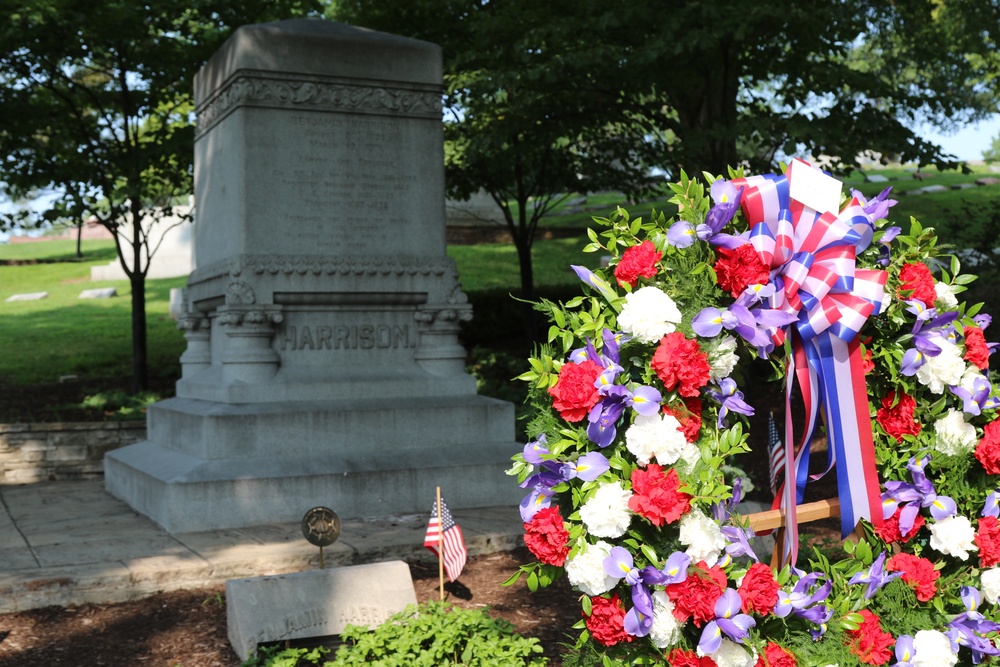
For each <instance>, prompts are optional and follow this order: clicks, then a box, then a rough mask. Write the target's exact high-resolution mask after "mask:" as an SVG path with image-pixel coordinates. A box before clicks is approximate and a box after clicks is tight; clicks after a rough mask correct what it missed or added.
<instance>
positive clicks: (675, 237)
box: [667, 220, 708, 248]
mask: <svg viewBox="0 0 1000 667" xmlns="http://www.w3.org/2000/svg"><path fill="white" fill-rule="evenodd" d="M702 227H704V228H705V229H706V230H707V229H708V226H707V225H704V224H702V225H698V228H702ZM696 237H697V231H696V228H695V226H694V225H692V224H691V223H690V222H688V221H687V220H678V221H677V222H675V223H674V224H672V225H670V229H668V230H667V243H669V244H670V245H672V246H674V247H675V248H689V247H691V246H692V245H694V240H695V238H696Z"/></svg>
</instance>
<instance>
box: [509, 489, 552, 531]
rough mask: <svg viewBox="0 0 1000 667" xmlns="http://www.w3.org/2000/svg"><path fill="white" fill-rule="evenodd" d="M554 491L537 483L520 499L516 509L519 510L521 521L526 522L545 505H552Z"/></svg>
mask: <svg viewBox="0 0 1000 667" xmlns="http://www.w3.org/2000/svg"><path fill="white" fill-rule="evenodd" d="M554 495H555V492H554V491H553V490H552V489H550V488H548V487H546V486H542V485H537V486H535V488H533V489H532V490H531V493H529V494H528V495H526V496H525V497H524V499H523V500H522V501H521V504H520V505H519V507H518V509H519V510H520V511H521V521H524V522H525V523H528V522H529V521H531V520H532V519H533V518H534V516H535V515H536V514H538V512H540V511H541V510H543V509H545V508H546V507H551V506H552V497H553V496H554Z"/></svg>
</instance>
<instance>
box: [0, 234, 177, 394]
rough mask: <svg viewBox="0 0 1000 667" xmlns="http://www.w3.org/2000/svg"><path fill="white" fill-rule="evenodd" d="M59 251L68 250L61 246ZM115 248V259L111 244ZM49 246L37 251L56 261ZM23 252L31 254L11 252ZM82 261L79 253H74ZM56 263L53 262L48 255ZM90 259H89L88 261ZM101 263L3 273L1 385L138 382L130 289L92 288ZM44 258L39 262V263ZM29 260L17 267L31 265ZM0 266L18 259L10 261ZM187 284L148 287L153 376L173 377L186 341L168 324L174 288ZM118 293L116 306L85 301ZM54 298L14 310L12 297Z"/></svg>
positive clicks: (121, 284) (3, 269)
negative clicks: (64, 379)
mask: <svg viewBox="0 0 1000 667" xmlns="http://www.w3.org/2000/svg"><path fill="white" fill-rule="evenodd" d="M53 243H62V242H59V241H56V242H53ZM95 243H104V244H107V245H108V248H109V249H110V252H111V253H112V257H113V256H114V255H113V253H114V248H113V245H111V244H112V242H110V241H103V242H95ZM46 245H47V244H31V247H32V248H39V250H41V251H42V252H44V253H46V254H49V253H56V256H58V252H60V251H59V250H58V248H44V246H46ZM10 247H14V248H17V249H18V250H20V248H23V247H26V246H4V248H3V249H4V250H8V249H9V248H10ZM71 252H72V253H73V254H75V252H76V250H75V245H74V246H73V249H72V251H71ZM49 256H52V255H51V254H49ZM88 256H89V255H88ZM93 256H95V257H102V258H103V259H102V260H93V261H82V262H76V261H74V262H60V263H53V264H33V265H22V266H0V381H2V382H7V383H11V384H35V383H42V382H56V381H57V380H58V379H59V377H60V376H62V375H79V376H81V377H102V378H103V377H131V349H132V348H131V335H132V334H131V326H132V325H131V305H130V303H131V290H130V288H129V283H128V281H124V280H118V281H100V282H91V281H90V267H91V266H94V265H97V264H105V263H107V261H109V259H108V258H107V256H106V252H97V251H95V252H94V254H93ZM36 257H37V255H36ZM29 258H30V257H28V256H27V255H22V256H20V257H18V259H29ZM0 259H11V257H10V256H9V255H7V254H6V253H4V254H3V255H2V256H0ZM185 282H186V278H171V279H167V280H149V281H147V282H146V303H147V308H146V316H147V321H148V337H149V360H150V373H151V374H155V373H158V372H173V373H176V369H177V368H178V367H179V364H178V357H179V356H180V354H181V353H182V352H183V351H184V338H183V336H182V334H181V332H180V331H178V330H177V327H176V324H175V323H174V321H173V320H171V319H170V318H169V316H168V307H169V305H170V288H172V287H183V286H184V284H185ZM97 287H114V288H115V289H116V290H117V292H118V296H117V297H114V298H111V299H80V298H79V294H80V292H81V291H83V290H85V289H92V288H97ZM26 292H48V294H49V295H48V297H46V298H45V299H41V300H39V301H15V302H10V303H7V302H6V299H7V298H8V297H9V296H11V295H13V294H22V293H26Z"/></svg>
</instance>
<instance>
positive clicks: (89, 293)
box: [77, 287, 118, 299]
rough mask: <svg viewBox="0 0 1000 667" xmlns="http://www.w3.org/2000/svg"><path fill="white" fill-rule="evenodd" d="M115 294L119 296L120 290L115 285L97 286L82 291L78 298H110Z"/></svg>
mask: <svg viewBox="0 0 1000 667" xmlns="http://www.w3.org/2000/svg"><path fill="white" fill-rule="evenodd" d="M113 296H118V291H117V290H116V289H115V288H114V287H96V288H94V289H85V290H83V291H82V292H80V296H78V297H77V298H78V299H110V298H111V297H113Z"/></svg>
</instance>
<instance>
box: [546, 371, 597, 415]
mask: <svg viewBox="0 0 1000 667" xmlns="http://www.w3.org/2000/svg"><path fill="white" fill-rule="evenodd" d="M603 371H604V369H603V368H601V366H600V365H599V364H596V363H594V362H593V361H591V360H590V359H587V360H586V361H582V362H580V363H575V362H572V361H571V362H568V363H565V364H563V367H562V369H561V370H560V371H559V380H558V381H557V382H556V384H555V386H554V387H551V388H550V389H549V395H551V396H552V398H553V399H554V400H553V401H552V407H554V408H555V409H556V410H558V411H559V416H560V417H562V418H563V419H565V420H566V421H568V422H578V421H583V418H584V417H586V416H587V413H588V412H590V409H591V408H592V407H594V406H595V405H597V401H599V400H600V398H601V397H600V395H598V393H597V387H595V386H594V383H595V382H596V381H597V378H598V377H600V375H601V373H602V372H603Z"/></svg>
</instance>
